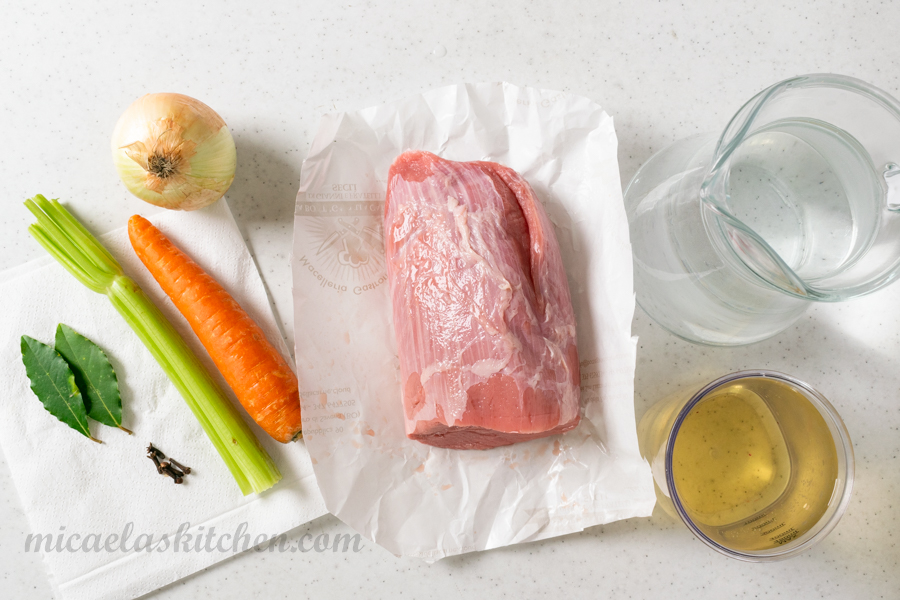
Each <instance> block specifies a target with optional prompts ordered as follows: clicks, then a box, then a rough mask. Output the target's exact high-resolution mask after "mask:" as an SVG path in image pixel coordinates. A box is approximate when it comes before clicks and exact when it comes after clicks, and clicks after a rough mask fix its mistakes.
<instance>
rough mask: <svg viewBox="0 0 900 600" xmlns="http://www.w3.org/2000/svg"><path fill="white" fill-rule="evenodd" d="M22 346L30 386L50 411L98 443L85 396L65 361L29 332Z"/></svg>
mask: <svg viewBox="0 0 900 600" xmlns="http://www.w3.org/2000/svg"><path fill="white" fill-rule="evenodd" d="M21 348H22V362H23V363H25V372H26V373H27V374H28V379H30V380H31V389H32V390H33V391H34V393H35V395H37V397H38V399H39V400H40V401H41V403H42V404H43V405H44V408H46V409H47V412H49V413H50V414H51V415H53V416H54V417H56V418H57V419H59V420H60V421H62V422H63V423H65V424H66V425H68V426H69V427H71V428H72V429H74V430H75V431H77V432H78V433H80V434H82V435H84V436H86V437H88V438H90V439H92V440H94V441H95V442H98V443H99V442H100V440H97V439H95V438H94V437H93V436H91V432H90V429H89V428H88V420H87V409H86V408H85V406H84V399H83V398H82V396H81V392H80V391H79V389H78V386H77V385H76V384H75V374H74V373H72V369H70V368H69V364H68V363H67V362H66V360H65V359H64V358H63V357H62V356H61V355H60V354H59V352H57V351H56V350H54V349H53V348H51V347H50V346H48V345H46V344H42V343H41V342H39V341H37V340H36V339H34V338H31V337H28V336H27V335H23V336H22V342H21Z"/></svg>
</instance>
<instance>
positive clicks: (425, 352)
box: [384, 151, 580, 449]
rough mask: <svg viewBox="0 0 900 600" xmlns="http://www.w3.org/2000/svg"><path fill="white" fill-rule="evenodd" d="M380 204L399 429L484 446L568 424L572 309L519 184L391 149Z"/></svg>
mask: <svg viewBox="0 0 900 600" xmlns="http://www.w3.org/2000/svg"><path fill="white" fill-rule="evenodd" d="M384 210H385V250H386V257H387V272H388V280H389V281H390V286H391V297H392V303H393V316H394V329H395V334H396V336H397V346H398V352H399V355H400V375H401V383H402V393H403V408H404V415H405V418H406V433H407V435H408V436H409V437H410V438H412V439H414V440H418V441H420V442H423V443H425V444H430V445H432V446H439V447H441V448H456V449H487V448H494V447H497V446H505V445H508V444H513V443H515V442H520V441H524V440H531V439H535V438H540V437H545V436H548V435H554V434H558V433H563V432H565V431H568V430H570V429H572V428H573V427H575V426H576V425H577V424H578V421H579V419H580V389H579V374H578V352H577V350H576V341H575V314H574V312H573V310H572V301H571V299H570V296H569V285H568V282H567V280H566V274H565V271H564V270H563V265H562V258H561V256H560V252H559V245H558V243H557V241H556V236H555V234H554V233H553V227H552V225H551V224H550V221H549V219H548V218H547V215H546V213H545V212H544V209H543V207H542V206H541V204H540V202H538V200H537V198H536V197H535V195H534V192H533V191H532V189H531V187H530V186H529V185H528V183H527V182H526V181H525V180H524V179H522V177H521V176H519V174H518V173H516V172H515V171H513V170H512V169H509V168H507V167H504V166H502V165H499V164H496V163H491V162H453V161H449V160H444V159H442V158H440V157H438V156H435V155H434V154H431V153H428V152H420V151H410V152H404V153H403V154H401V155H400V156H399V157H398V158H397V159H396V160H395V161H394V164H393V165H392V166H391V169H390V171H389V173H388V186H387V198H386V202H385V209H384Z"/></svg>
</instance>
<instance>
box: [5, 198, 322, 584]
mask: <svg viewBox="0 0 900 600" xmlns="http://www.w3.org/2000/svg"><path fill="white" fill-rule="evenodd" d="M76 208H77V207H76ZM23 210H24V209H23ZM150 220H151V221H153V222H154V224H156V225H157V226H158V227H159V228H160V229H161V230H162V231H163V233H165V234H166V235H167V236H168V237H169V238H170V239H171V240H172V241H173V242H174V243H175V244H176V245H177V246H179V247H180V248H182V249H184V250H185V252H187V253H188V254H189V255H191V257H192V258H193V259H194V260H195V261H196V262H197V263H198V264H200V265H201V266H202V267H203V268H204V269H206V270H207V272H208V273H210V274H211V275H212V276H213V277H214V278H216V279H217V280H218V281H219V282H220V283H221V284H222V285H223V286H224V287H225V288H226V289H227V290H229V292H230V293H231V294H232V295H233V296H234V298H235V299H236V300H237V301H238V302H239V303H240V304H241V306H242V307H244V309H245V310H246V311H247V312H248V313H249V314H251V315H252V316H253V317H254V318H255V319H256V321H257V322H258V323H259V325H260V326H261V327H262V328H263V330H264V331H265V332H266V335H267V337H268V338H269V340H270V341H272V342H273V343H275V344H278V345H279V348H280V349H281V350H282V352H283V353H284V354H285V356H287V348H286V346H285V344H284V340H283V338H282V336H281V333H280V331H279V329H278V326H277V324H276V322H275V318H274V316H273V314H272V311H271V308H270V307H269V302H268V298H267V296H266V291H265V289H264V287H263V283H262V280H261V279H260V277H259V273H258V271H257V269H256V266H255V265H254V263H253V259H252V258H251V256H250V254H249V252H248V250H247V247H246V245H245V244H244V240H243V238H242V237H241V234H240V232H239V231H238V229H237V226H236V225H235V223H234V220H233V218H232V216H231V213H230V212H229V210H228V206H227V204H226V203H225V202H224V201H220V202H217V203H215V204H213V205H212V206H210V207H208V208H206V209H203V210H200V211H195V212H190V213H184V212H176V211H167V212H165V213H162V214H158V215H156V216H153V217H150ZM101 239H102V242H103V243H104V245H105V246H106V247H107V248H108V249H109V250H110V251H111V252H112V254H113V255H114V256H115V257H116V258H117V259H118V260H119V262H120V264H121V265H122V267H123V269H124V271H125V272H126V274H128V275H130V276H131V277H132V278H133V279H134V280H135V281H137V282H138V284H139V285H140V286H141V287H142V288H143V289H144V291H145V292H146V293H147V294H148V295H149V296H150V297H151V298H152V299H153V300H154V301H155V302H156V304H157V306H159V307H160V308H161V309H162V311H163V313H164V314H165V315H166V316H167V317H168V318H169V320H170V321H171V322H172V323H173V325H175V328H176V329H177V330H178V331H179V332H180V333H181V334H182V335H183V336H184V337H185V339H186V341H187V342H188V345H190V346H191V347H192V348H194V350H195V351H196V352H197V354H198V356H200V357H201V359H202V360H203V362H204V363H205V364H206V365H207V367H209V368H210V370H211V372H212V373H213V374H214V376H215V377H216V378H217V379H218V381H219V382H220V383H221V384H222V385H223V388H224V389H226V390H227V387H226V386H224V381H223V380H222V379H221V376H219V375H218V372H217V371H216V370H215V367H214V366H213V365H212V361H211V360H209V357H208V355H207V354H206V353H205V350H203V347H202V346H201V345H200V343H199V341H198V340H197V339H196V337H195V336H194V334H193V332H191V330H190V327H189V326H188V325H187V322H186V321H185V320H184V319H183V317H182V316H181V315H180V314H179V313H178V311H177V310H176V309H175V307H174V306H173V305H172V304H171V302H170V301H169V300H168V299H167V298H166V297H165V295H164V294H163V293H162V291H161V290H160V289H159V286H158V285H157V284H156V282H155V281H154V280H153V278H152V277H151V276H150V275H149V273H148V272H147V271H146V269H145V268H144V267H143V265H141V263H140V261H139V260H138V259H137V257H136V256H135V254H134V252H133V251H132V250H131V246H130V244H129V243H128V235H127V232H126V230H125V229H124V228H123V229H119V230H116V231H114V232H112V233H110V234H108V235H106V236H103V237H102V238H101ZM35 243H37V242H35ZM0 279H2V280H4V281H3V283H0V311H2V312H0V339H2V340H4V341H5V342H4V344H3V346H2V354H0V381H2V382H3V386H4V392H3V397H4V402H3V404H2V406H0V442H2V446H3V452H4V455H5V456H6V460H7V463H8V464H9V468H10V471H11V472H12V476H13V480H14V482H15V485H16V489H17V491H18V493H19V497H20V498H21V500H22V505H23V507H24V509H25V513H26V516H27V518H28V521H29V524H30V526H31V530H32V532H33V533H34V534H40V535H46V534H49V535H51V536H52V538H53V539H52V543H51V544H50V551H46V546H45V545H42V546H41V548H42V551H43V556H44V559H45V561H46V563H47V566H48V568H49V570H50V573H51V582H52V583H53V584H54V587H55V588H56V591H57V595H58V596H60V597H62V598H64V599H66V600H82V599H83V600H103V599H113V598H116V599H123V598H134V597H136V596H140V595H142V594H146V593H148V592H150V591H152V590H154V589H157V588H159V587H162V586H163V585H166V584H168V583H171V582H173V581H176V580H177V579H180V578H182V577H185V576H187V575H190V574H191V573H194V572H196V571H199V570H200V569H203V568H205V567H208V566H209V565H211V564H213V563H215V562H218V561H220V560H222V559H224V558H227V557H228V556H231V555H232V554H234V553H235V552H240V551H242V550H243V549H244V548H246V547H248V546H249V547H252V546H253V545H254V544H256V543H259V542H260V541H261V540H262V538H263V536H265V537H269V538H271V537H273V536H274V535H277V534H280V533H282V532H285V531H287V530H288V529H291V528H293V527H296V526H298V525H300V524H302V523H305V522H307V521H310V520H312V519H314V518H316V517H319V516H321V515H323V514H325V512H326V511H325V508H324V505H323V502H322V499H321V496H320V495H319V492H318V489H317V488H316V485H315V481H314V477H313V472H312V467H311V464H310V459H309V455H308V453H307V451H306V448H305V446H304V443H303V442H294V443H291V444H287V445H282V444H280V443H278V442H275V441H273V440H272V439H271V438H269V437H268V435H266V434H265V433H264V432H262V430H261V429H259V428H258V427H257V426H256V425H255V424H253V425H252V427H253V431H254V432H255V433H256V435H257V437H258V438H259V440H260V441H261V442H262V444H263V446H264V447H265V448H266V450H268V451H269V453H270V454H271V456H272V458H273V460H274V461H275V463H276V464H277V465H278V468H279V469H280V470H281V473H282V475H283V477H284V478H283V480H282V481H281V482H279V483H278V484H277V485H276V486H275V487H274V488H272V489H271V490H268V491H267V492H264V493H263V494H260V495H250V496H248V497H244V496H242V495H241V492H240V490H239V489H238V486H237V484H236V483H235V482H234V479H233V478H232V476H231V474H230V473H229V471H228V469H227V467H226V466H225V464H224V463H223V462H222V460H221V458H219V455H218V453H217V452H216V450H215V449H214V447H213V445H212V443H211V442H210V441H209V440H208V438H207V437H206V435H205V434H204V433H203V430H202V429H201V427H200V425H199V424H198V422H197V420H196V419H195V418H194V416H193V414H192V413H191V412H190V410H189V409H188V407H187V405H186V404H185V402H184V400H183V399H182V398H181V396H180V395H179V393H178V392H177V390H176V389H175V387H174V386H173V385H172V383H171V382H170V381H169V380H168V378H167V377H166V376H165V374H164V373H163V371H162V369H161V368H160V367H159V365H158V364H157V363H156V361H155V360H154V359H153V358H152V356H151V355H150V353H149V351H148V350H147V349H146V348H145V347H144V346H143V345H142V344H141V342H140V341H139V340H138V338H137V336H136V335H135V334H134V333H133V332H132V330H131V329H130V328H129V327H128V326H127V325H126V324H125V322H124V320H123V319H122V318H121V316H119V314H118V313H117V312H116V311H115V309H113V307H112V305H111V304H110V302H109V301H108V300H107V298H106V297H105V296H102V295H100V294H96V293H94V292H91V291H90V290H88V289H87V288H85V287H84V286H82V285H81V284H80V283H78V281H76V280H75V278H74V277H72V276H71V275H70V274H69V273H68V272H66V271H65V270H64V269H63V268H62V267H61V266H60V265H58V264H57V263H56V262H55V261H54V260H53V259H52V258H50V257H49V256H48V257H44V258H41V259H38V260H35V261H32V262H31V263H28V264H26V265H23V266H20V267H17V268H16V269H14V270H11V271H9V272H7V273H5V274H3V275H0ZM57 323H65V324H67V325H69V326H71V327H72V328H73V329H75V330H76V331H78V332H79V333H81V334H83V335H85V336H87V337H88V338H89V339H91V340H93V341H94V342H95V343H97V344H98V345H99V346H100V347H101V348H103V349H104V351H105V352H106V353H107V355H108V356H109V359H110V362H112V364H113V367H114V368H115V370H116V373H117V374H118V379H119V386H120V388H121V392H122V403H123V406H124V417H123V425H124V426H125V427H128V428H129V429H131V430H133V431H134V435H132V436H129V435H128V434H126V433H125V432H123V431H120V430H118V429H113V428H109V427H104V426H102V425H100V424H98V423H92V424H91V432H92V434H93V435H94V437H97V438H100V439H101V440H103V444H95V443H93V442H91V441H90V440H88V439H87V438H85V437H83V436H82V435H80V434H78V433H76V432H75V431H73V430H71V429H69V427H67V426H66V425H64V424H63V423H61V422H59V421H58V420H56V418H54V417H53V416H51V415H50V413H48V412H47V411H46V410H44V408H43V406H42V405H41V403H40V401H39V400H38V399H37V397H36V396H35V395H34V393H33V392H32V391H31V389H30V388H29V382H28V378H27V376H26V375H25V368H24V366H23V364H22V358H21V353H20V350H19V339H20V337H21V336H22V335H23V334H27V335H29V336H31V337H34V338H36V339H38V340H40V341H43V342H44V343H47V344H49V345H51V346H52V345H53V340H54V334H55V330H56V326H57ZM239 410H240V411H241V413H242V414H244V415H245V416H246V413H244V412H243V409H239ZM248 420H249V419H248ZM150 442H152V443H153V444H155V445H156V446H157V447H158V448H160V449H161V450H162V451H163V452H165V453H166V454H168V455H169V456H172V457H174V458H176V459H177V460H179V461H180V462H183V463H184V464H186V465H187V466H189V467H191V468H192V469H193V472H192V473H191V474H190V475H188V476H187V477H185V482H184V483H183V484H182V485H175V484H174V483H173V482H172V480H171V479H169V478H167V477H163V476H161V475H159V474H157V473H156V469H155V467H154V466H153V463H152V462H151V461H150V460H149V459H147V458H146V447H147V445H148V444H149V443H150ZM129 523H130V524H131V525H130V527H131V532H130V536H129V539H128V541H127V542H126V543H125V545H126V546H130V547H134V545H135V543H136V542H137V544H138V546H140V547H141V548H143V547H144V546H145V544H147V543H148V542H149V541H151V540H148V538H147V537H144V538H140V537H139V536H141V535H142V534H143V535H145V536H148V535H149V536H152V543H153V544H155V545H154V546H153V549H152V550H150V551H147V550H141V551H131V552H126V551H122V550H120V549H119V548H120V546H121V537H122V533H123V531H125V530H126V528H127V527H129ZM185 524H187V525H185ZM188 527H189V528H188ZM179 528H181V529H182V532H181V534H180V536H179V533H178V532H179ZM213 528H215V529H214V530H213ZM211 532H212V533H211ZM210 533H211V534H210ZM237 533H240V537H238V539H237V543H235V540H234V539H233V538H235V537H237V536H235V534H237ZM198 534H199V535H200V536H201V537H200V539H201V542H200V544H199V549H198V548H197V546H198V544H197V540H198ZM60 535H62V536H63V537H62V538H61V539H62V543H61V548H60V549H59V550H57V547H56V544H57V541H58V540H59V539H60V538H59V536H60ZM75 535H77V536H79V537H78V538H75V537H74V536H75ZM111 535H117V536H119V539H118V540H113V541H111V542H109V544H110V548H112V549H114V551H112V552H108V551H106V550H105V549H104V546H105V544H106V543H107V542H108V540H109V539H110V536H111ZM163 535H167V536H168V537H167V540H168V542H169V543H168V544H167V545H166V544H165V543H164V542H162V536H163ZM187 535H191V536H192V537H191V538H188V537H187ZM89 536H94V537H89ZM226 536H230V537H226ZM244 536H247V537H244ZM176 538H177V542H178V543H177V544H176V543H175V542H176ZM97 540H99V548H100V551H96V552H95V551H93V549H94V548H95V547H97V546H96V545H95V543H96V542H97ZM245 543H246V545H245ZM24 544H25V540H23V546H24ZM66 544H68V545H69V547H70V548H72V549H75V551H69V550H67V549H66V548H65V545H66ZM176 545H177V548H178V549H177V550H176V549H175V548H176ZM30 547H31V548H32V551H33V548H34V540H32V544H31V546H30ZM82 548H87V550H88V551H83V550H82Z"/></svg>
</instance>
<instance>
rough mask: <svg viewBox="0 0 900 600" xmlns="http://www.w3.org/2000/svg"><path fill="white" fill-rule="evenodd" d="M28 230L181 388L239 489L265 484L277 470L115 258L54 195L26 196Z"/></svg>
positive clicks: (275, 476) (270, 482)
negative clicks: (99, 297) (104, 300)
mask: <svg viewBox="0 0 900 600" xmlns="http://www.w3.org/2000/svg"><path fill="white" fill-rule="evenodd" d="M25 206H26V207H28V210H30V211H31V212H32V214H34V216H35V217H37V220H38V222H37V223H35V224H33V225H31V226H30V227H29V228H28V231H29V232H30V233H31V235H33V236H34V237H35V239H37V241H38V242H39V243H40V244H41V245H42V246H43V247H44V248H45V249H46V250H47V252H49V253H50V254H51V255H52V256H53V258H55V259H56V260H58V261H59V262H60V263H61V264H62V265H63V266H64V267H65V268H66V270H68V271H69V272H70V273H71V274H72V275H74V276H75V278H76V279H78V281H80V282H81V283H82V284H84V285H85V286H87V287H88V288H89V289H91V290H93V291H95V292H97V293H100V294H105V295H106V296H107V297H108V298H109V300H110V302H112V304H113V306H114V307H115V308H116V310H117V311H119V314H121V315H122V317H123V318H124V319H125V322H126V323H128V325H129V326H130V327H131V328H132V329H133V330H134V332H135V333H137V335H138V337H139V338H140V339H141V341H142V342H143V343H144V345H145V346H147V349H148V350H150V353H151V354H152V355H153V357H154V358H155V359H156V360H157V362H158V363H159V364H160V366H161V367H162V368H163V370H164V371H165V372H166V375H168V376H169V378H170V379H171V380H172V382H173V383H174V384H175V387H176V388H178V391H179V392H181V395H182V396H183V397H184V399H185V401H186V402H187V404H188V406H189V407H190V409H191V411H192V412H193V413H194V416H196V417H197V420H198V421H200V425H202V426H203V430H204V431H205V432H206V435H208V436H209V439H210V440H212V442H213V444H214V445H215V447H216V450H218V451H219V454H220V455H221V457H222V459H223V460H224V461H225V464H226V465H227V466H228V469H229V470H230V471H231V474H232V475H233V476H234V478H235V480H236V481H237V483H238V485H239V486H240V488H241V492H243V493H244V494H245V495H246V494H249V493H250V492H257V493H259V492H262V491H263V490H267V489H269V488H270V487H272V486H273V485H275V483H277V482H278V480H280V479H281V473H279V472H278V468H277V467H276V466H275V464H274V463H273V462H272V459H271V458H270V457H269V455H268V454H267V453H266V451H265V450H263V448H262V447H261V446H260V445H259V441H258V440H257V439H256V436H255V435H253V432H252V431H250V429H249V428H248V427H247V424H246V423H245V422H244V420H243V419H242V418H241V416H240V415H239V414H238V412H237V410H236V409H235V408H234V406H233V405H232V403H231V402H230V401H229V400H228V398H227V397H226V396H225V394H224V393H223V392H222V390H221V388H220V387H219V386H218V385H217V384H216V383H215V382H214V381H213V379H212V378H211V377H210V375H209V373H208V372H207V370H206V368H205V367H204V366H203V365H202V364H201V363H200V361H199V359H198V358H197V356H196V355H195V354H194V353H193V351H191V349H190V348H188V346H187V345H186V344H185V342H184V340H183V339H182V338H181V336H180V335H179V334H178V332H177V331H175V329H174V328H173V327H172V324H171V323H169V321H168V320H167V319H166V317H165V316H163V314H162V313H161V312H160V310H159V309H158V308H157V307H156V305H154V304H153V302H152V301H151V300H150V299H149V298H148V297H147V296H146V295H145V294H144V292H143V291H142V290H141V288H140V287H138V285H137V284H136V283H135V282H134V281H132V280H131V279H130V278H128V277H126V276H125V275H124V274H123V273H122V267H121V266H120V265H119V263H118V262H117V261H116V259H115V258H113V256H112V255H111V254H110V253H109V252H108V251H107V250H106V248H104V247H103V246H102V245H101V244H100V242H98V241H97V239H96V238H94V236H92V235H91V234H90V233H89V232H88V231H87V230H86V229H85V228H84V227H83V226H82V225H81V223H79V222H78V221H77V220H76V219H75V217H73V216H72V215H71V214H70V213H69V212H68V211H67V210H66V209H65V208H63V207H62V206H61V205H60V204H59V202H57V201H56V200H52V201H50V200H47V199H46V198H44V197H43V196H41V195H37V196H35V197H34V198H31V199H30V200H26V201H25Z"/></svg>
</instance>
